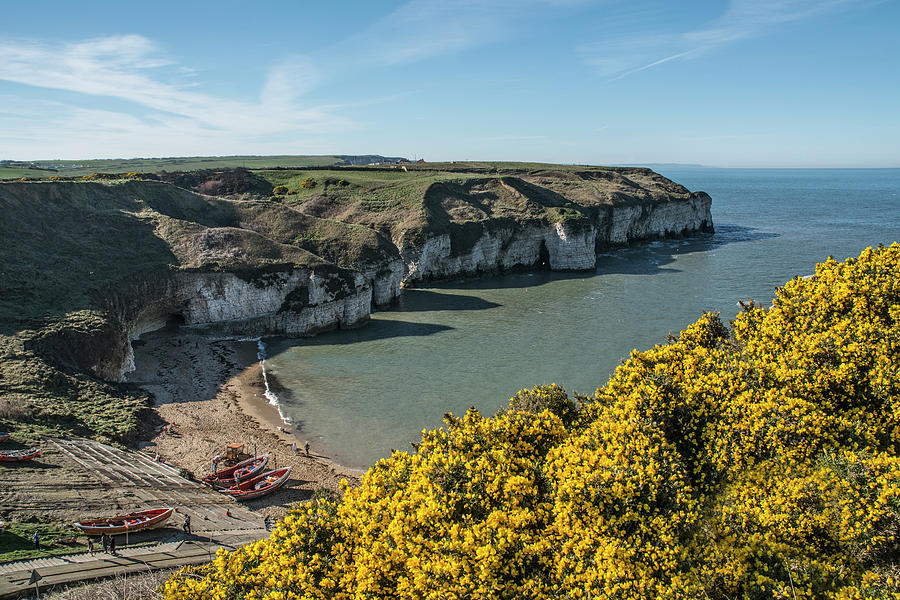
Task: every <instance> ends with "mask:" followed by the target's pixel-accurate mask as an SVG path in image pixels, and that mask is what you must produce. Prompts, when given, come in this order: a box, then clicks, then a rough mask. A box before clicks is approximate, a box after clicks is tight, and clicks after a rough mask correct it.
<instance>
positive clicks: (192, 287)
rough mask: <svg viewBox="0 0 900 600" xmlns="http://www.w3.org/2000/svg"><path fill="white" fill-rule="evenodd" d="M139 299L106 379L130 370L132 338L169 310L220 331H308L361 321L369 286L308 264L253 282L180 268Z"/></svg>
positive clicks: (367, 304) (154, 325)
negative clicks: (115, 364) (119, 353)
mask: <svg viewBox="0 0 900 600" xmlns="http://www.w3.org/2000/svg"><path fill="white" fill-rule="evenodd" d="M144 291H145V292H149V290H144ZM141 300H143V301H144V304H143V307H141V308H139V309H138V310H137V312H136V315H135V316H134V317H133V318H131V319H126V320H125V324H124V326H125V331H124V334H125V336H126V337H127V340H128V343H127V344H126V348H125V355H124V356H123V357H122V361H121V368H120V369H118V370H117V372H118V377H116V376H115V373H110V372H109V369H106V372H104V376H105V377H107V378H109V379H118V380H120V381H121V380H123V379H124V375H125V373H127V372H128V371H133V370H134V351H133V349H132V346H131V343H130V342H131V340H134V339H137V338H138V337H139V336H140V335H141V334H143V333H147V332H148V331H153V330H155V329H159V328H161V327H163V326H164V325H165V324H166V322H167V321H168V320H169V319H170V318H171V317H172V316H173V315H179V316H180V317H182V318H183V320H184V324H185V325H186V326H189V327H198V328H203V329H205V330H208V331H210V332H214V333H216V334H220V335H229V336H246V337H259V336H265V335H288V336H305V335H312V334H314V333H317V332H319V331H323V330H326V329H333V328H335V327H353V326H356V325H359V324H360V323H363V322H365V321H366V320H367V319H368V317H369V314H370V312H371V306H372V285H371V284H370V283H369V281H368V280H367V278H366V277H365V275H363V274H362V273H357V274H354V275H353V276H352V280H351V281H345V280H344V279H343V278H341V277H340V276H339V275H336V274H333V273H326V274H324V275H323V274H318V273H316V272H315V270H312V269H294V270H291V271H285V272H277V273H267V274H264V275H262V276H260V278H259V279H258V280H256V281H253V282H248V281H245V280H243V279H241V278H240V277H238V276H236V275H234V274H232V273H221V272H183V273H177V274H175V275H174V276H173V277H172V278H170V279H169V280H168V281H166V282H164V283H163V285H162V286H161V287H160V288H158V289H156V290H153V291H152V292H150V293H148V295H147V296H145V297H144V298H142V299H141ZM139 301H140V300H139Z"/></svg>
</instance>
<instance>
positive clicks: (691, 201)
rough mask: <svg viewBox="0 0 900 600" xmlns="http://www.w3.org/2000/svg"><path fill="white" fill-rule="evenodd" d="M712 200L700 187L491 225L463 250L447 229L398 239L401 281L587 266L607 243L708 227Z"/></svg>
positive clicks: (620, 243) (590, 266) (592, 265)
mask: <svg viewBox="0 0 900 600" xmlns="http://www.w3.org/2000/svg"><path fill="white" fill-rule="evenodd" d="M711 204H712V200H711V198H710V197H709V195H707V194H706V193H704V192H698V193H696V194H692V195H691V197H690V198H688V199H685V200H671V201H668V202H662V203H641V204H623V205H619V206H609V207H606V209H605V210H602V211H599V214H598V216H597V218H596V219H595V220H594V221H593V222H592V221H590V220H587V219H577V220H572V221H565V222H557V223H551V224H541V223H534V224H525V225H517V226H511V227H500V228H491V227H489V226H488V224H487V223H486V224H485V225H484V226H483V233H482V234H481V236H480V237H479V238H478V239H477V241H476V242H475V243H474V245H472V246H471V248H470V249H467V250H466V251H462V252H461V251H459V250H458V249H457V248H455V247H454V239H453V236H452V234H450V233H444V234H441V235H436V236H432V237H427V238H426V239H425V241H424V243H413V242H407V243H404V244H402V246H401V249H400V255H401V257H402V258H403V261H404V262H405V264H406V276H405V278H404V283H405V284H415V283H417V282H422V281H428V280H434V279H446V278H451V277H457V276H460V275H464V276H466V275H468V276H471V275H478V274H483V273H496V272H502V271H509V270H515V269H521V268H529V267H535V266H539V265H544V266H546V267H548V268H550V269H551V270H553V271H586V270H591V269H594V268H595V267H596V266H597V250H598V249H599V248H606V247H610V246H624V245H626V244H629V243H632V242H636V241H641V240H649V239H656V238H664V237H675V236H682V235H690V234H693V233H699V232H711V231H712V230H713V221H712V214H711V212H710V207H711Z"/></svg>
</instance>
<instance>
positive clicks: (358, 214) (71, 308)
mask: <svg viewBox="0 0 900 600" xmlns="http://www.w3.org/2000/svg"><path fill="white" fill-rule="evenodd" d="M299 158H303V159H304V161H301V163H300V164H298V157H268V160H269V162H268V163H267V162H265V160H266V158H265V157H231V158H227V157H226V158H222V159H208V160H207V159H203V158H194V159H171V160H156V159H136V160H135V161H118V162H116V161H84V164H80V163H79V165H70V164H68V163H66V164H62V163H60V164H58V165H56V163H53V164H50V163H48V165H44V167H42V168H45V167H46V168H47V169H49V168H56V167H59V168H60V169H61V171H59V172H58V173H57V172H54V171H48V170H41V171H39V178H36V179H34V180H31V179H29V180H28V181H16V182H5V183H0V238H2V239H3V241H4V243H3V244H2V245H0V265H2V271H0V291H2V293H0V358H2V361H0V429H4V430H10V431H12V432H13V434H14V436H15V438H16V439H18V440H20V441H24V440H25V438H26V437H27V436H31V437H32V438H33V437H34V435H36V434H38V433H42V432H47V431H55V432H57V433H76V434H80V435H90V436H99V437H103V438H113V439H121V438H123V437H128V436H130V435H133V434H134V433H136V431H137V426H138V414H139V412H140V411H141V410H142V408H143V407H144V406H145V405H146V403H147V399H146V397H145V395H144V394H142V393H139V392H136V391H135V390H129V389H127V388H124V387H121V386H117V385H114V384H109V383H105V382H103V381H101V380H100V379H99V378H98V377H110V375H109V373H111V372H114V371H115V370H116V369H115V368H113V367H111V366H110V365H115V364H116V363H117V361H118V364H120V365H121V363H122V362H123V359H125V358H126V357H127V351H128V348H127V340H125V339H124V336H125V332H124V327H125V325H124V323H125V321H127V320H128V319H129V318H132V317H133V316H134V315H135V314H136V313H138V312H139V311H140V309H141V308H142V302H150V300H148V297H152V298H155V299H156V300H159V298H157V297H156V296H154V293H155V292H154V290H159V289H165V286H166V282H167V281H171V279H172V276H173V274H178V273H184V272H193V273H203V272H228V273H232V274H234V275H236V276H237V277H239V278H241V279H242V280H244V281H248V282H251V283H253V284H258V286H260V287H262V286H265V285H266V283H267V282H269V281H270V280H271V279H272V278H273V277H274V276H275V275H277V274H279V273H283V272H286V271H289V270H293V269H296V268H299V267H302V268H311V269H315V270H316V271H317V273H320V274H328V275H329V277H330V283H331V284H334V286H336V287H340V288H341V289H344V290H347V289H350V288H352V287H353V281H354V277H355V276H356V275H357V274H358V273H360V272H365V273H368V274H371V273H375V274H382V275H383V274H388V275H390V276H394V275H395V274H396V277H400V276H401V275H402V273H400V271H402V264H401V250H402V249H403V248H408V247H410V246H412V247H415V246H416V245H417V244H421V243H422V242H423V241H424V240H425V239H427V238H428V237H430V236H434V235H438V234H448V235H449V236H450V240H451V250H452V252H453V253H454V254H457V255H458V254H460V253H462V252H466V251H468V250H470V249H471V247H472V246H473V245H474V244H475V242H476V241H477V240H478V239H479V238H480V237H481V236H482V235H483V233H484V232H485V231H489V230H491V228H502V227H505V228H515V227H517V226H521V225H525V224H539V225H547V224H551V223H556V222H560V221H565V222H567V223H581V222H585V223H587V222H594V221H596V220H597V219H599V218H601V217H602V213H603V211H604V210H605V207H606V208H608V207H609V206H613V205H616V204H617V203H619V204H620V203H636V204H641V205H648V206H649V205H650V204H653V203H664V202H668V201H670V200H683V199H687V198H690V197H691V194H690V192H689V191H688V190H687V189H685V188H683V187H682V186H680V185H678V184H675V183H673V182H671V181H669V180H668V179H665V178H663V177H661V176H659V175H657V174H655V173H653V172H652V171H650V170H648V169H626V168H602V167H574V166H559V165H535V164H521V163H453V164H427V165H423V164H415V165H413V164H409V165H405V166H404V167H403V168H402V169H401V168H399V167H393V168H366V167H340V168H338V167H334V166H329V165H333V164H334V163H335V161H336V160H338V161H339V162H343V163H345V164H355V162H358V160H360V159H366V158H368V157H350V156H348V157H299ZM371 158H373V159H377V158H379V157H371ZM173 161H175V162H173ZM177 161H183V162H177ZM244 164H246V165H247V166H250V167H259V166H262V165H268V166H271V167H273V168H268V169H254V170H251V169H247V168H244V167H243V166H239V167H238V165H244ZM54 165H56V166H54ZM173 165H175V166H179V165H180V166H191V167H195V168H199V169H200V170H194V171H190V172H186V173H185V172H174V173H173V172H166V171H165V170H164V169H166V168H169V167H171V166H173ZM225 165H230V166H234V167H237V168H228V169H223V168H221V167H222V166H225ZM117 167H118V168H120V169H122V170H127V172H122V173H110V172H108V171H111V170H115V169H116V168H117ZM289 167H291V168H289ZM293 167H303V169H297V168H293ZM0 176H2V173H0ZM276 191H277V193H275V192H276ZM220 196H222V197H220ZM224 196H227V197H224ZM329 290H330V288H329ZM307 299H308V296H304V294H303V293H302V291H301V292H299V293H296V294H292V296H291V297H290V298H289V300H290V302H288V303H286V304H285V305H284V306H283V308H284V309H285V310H299V309H301V308H302V307H303V306H302V305H303V304H304V303H305V301H306V300H307ZM98 365H99V368H98ZM104 365H106V366H104Z"/></svg>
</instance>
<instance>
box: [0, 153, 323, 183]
mask: <svg viewBox="0 0 900 600" xmlns="http://www.w3.org/2000/svg"><path fill="white" fill-rule="evenodd" d="M338 160H339V158H338V157H337V156H188V157H172V158H130V159H128V158H116V159H97V160H40V161H34V162H35V163H37V164H39V165H40V166H42V167H45V168H48V169H49V168H52V169H57V170H56V171H50V170H44V169H29V168H23V167H20V166H18V165H16V166H12V167H5V166H2V165H0V179H18V178H19V177H39V178H48V177H50V176H52V175H58V176H60V177H72V176H79V175H90V174H91V173H128V172H130V171H135V172H140V173H159V172H160V171H196V170H199V169H223V168H228V167H231V168H234V167H246V168H248V169H264V168H272V167H292V168H305V167H327V166H329V165H333V164H334V163H335V162H337V161H338Z"/></svg>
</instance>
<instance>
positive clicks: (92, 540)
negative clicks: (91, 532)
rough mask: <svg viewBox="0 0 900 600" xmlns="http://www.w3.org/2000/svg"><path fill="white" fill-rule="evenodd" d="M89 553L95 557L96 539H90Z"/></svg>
mask: <svg viewBox="0 0 900 600" xmlns="http://www.w3.org/2000/svg"><path fill="white" fill-rule="evenodd" d="M88 553H89V554H90V555H91V556H93V555H94V538H91V537H89V538H88Z"/></svg>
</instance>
